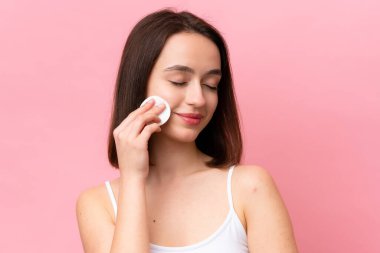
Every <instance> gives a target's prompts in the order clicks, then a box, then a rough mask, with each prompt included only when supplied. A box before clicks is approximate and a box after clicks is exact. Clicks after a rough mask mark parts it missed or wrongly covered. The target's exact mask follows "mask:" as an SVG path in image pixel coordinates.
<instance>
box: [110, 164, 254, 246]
mask: <svg viewBox="0 0 380 253" xmlns="http://www.w3.org/2000/svg"><path fill="white" fill-rule="evenodd" d="M234 167H235V165H233V166H231V167H230V168H229V170H228V176H227V195H228V204H229V208H230V211H229V213H228V215H227V217H226V219H225V220H224V222H223V224H222V225H221V226H220V227H219V228H218V229H217V230H216V231H215V232H214V233H213V234H212V235H210V236H209V237H207V238H206V239H204V240H202V241H200V242H198V243H195V244H191V245H187V246H182V247H167V246H161V245H157V244H153V243H151V244H150V248H151V253H166V252H171V253H172V252H186V253H224V252H226V253H227V252H228V253H247V252H249V251H248V241H247V235H246V233H245V230H244V227H243V225H242V224H241V222H240V219H239V217H238V215H237V214H236V212H235V209H234V207H233V201H232V191H231V177H232V172H233V169H234ZM106 187H107V191H108V195H109V197H110V199H111V202H112V206H113V208H114V211H115V217H116V215H117V205H116V199H115V196H114V194H113V192H112V189H111V187H110V184H109V181H106Z"/></svg>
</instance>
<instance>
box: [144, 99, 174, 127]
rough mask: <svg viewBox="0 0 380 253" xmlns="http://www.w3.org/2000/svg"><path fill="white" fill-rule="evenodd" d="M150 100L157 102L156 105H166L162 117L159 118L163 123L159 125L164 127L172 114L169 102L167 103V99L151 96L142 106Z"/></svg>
mask: <svg viewBox="0 0 380 253" xmlns="http://www.w3.org/2000/svg"><path fill="white" fill-rule="evenodd" d="M150 99H154V100H155V103H154V105H155V106H156V105H160V104H164V105H165V109H164V110H163V111H162V112H161V113H160V115H158V117H159V118H160V120H161V122H160V123H159V125H160V126H161V125H163V124H165V123H166V121H168V119H169V117H170V113H171V110H170V106H169V104H168V102H166V100H165V99H163V98H162V97H159V96H150V97H148V98H146V99H145V100H144V101H143V102H142V103H141V105H140V107H141V106H143V105H145V104H146V103H147V102H148V101H149V100H150Z"/></svg>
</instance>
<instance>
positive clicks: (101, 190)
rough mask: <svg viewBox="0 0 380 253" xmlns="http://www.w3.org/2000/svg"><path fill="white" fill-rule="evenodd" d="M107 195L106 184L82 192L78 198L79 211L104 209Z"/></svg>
mask: <svg viewBox="0 0 380 253" xmlns="http://www.w3.org/2000/svg"><path fill="white" fill-rule="evenodd" d="M106 194H107V192H106V189H105V186H104V184H100V185H97V186H92V187H90V188H87V189H85V190H84V191H82V192H80V193H79V195H78V197H77V200H76V207H77V210H78V209H79V210H81V209H83V208H93V207H95V208H96V207H104V206H105V199H106V198H105V197H106Z"/></svg>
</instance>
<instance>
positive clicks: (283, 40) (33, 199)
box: [0, 0, 380, 253]
mask: <svg viewBox="0 0 380 253" xmlns="http://www.w3.org/2000/svg"><path fill="white" fill-rule="evenodd" d="M166 6H174V7H177V8H178V9H179V10H183V9H188V10H190V11H193V12H194V13H195V14H198V15H199V16H201V17H203V18H205V19H206V20H208V21H210V22H211V23H212V24H214V25H215V26H216V27H218V28H219V30H220V31H221V32H222V33H223V35H224V36H225V38H226V40H227V42H228V44H229V47H230V51H231V61H232V67H233V74H234V79H235V82H236V90H237V97H238V100H239V106H240V112H241V117H242V121H243V131H244V136H245V158H244V163H246V164H257V165H260V166H262V167H264V168H266V169H267V170H269V171H270V173H271V174H272V176H273V177H274V179H275V181H276V182H277V184H278V187H279V189H280V191H281V194H282V196H283V198H284V200H285V202H286V204H287V207H288V209H289V212H290V215H291V218H292V222H293V225H294V230H295V234H296V238H297V241H298V245H299V249H300V252H308V253H320V252H347V253H348V252H361V253H366V252H380V240H379V239H380V218H379V214H380V197H379V193H380V183H379V182H380V170H379V169H380V162H379V158H378V155H379V150H380V148H379V146H380V145H379V144H380V134H379V129H380V77H379V74H380V71H379V68H380V46H379V45H380V33H379V31H380V26H379V25H380V18H379V13H380V2H379V1H378V0H372V1H369V0H367V1H359V0H357V1H352V0H350V1H348V0H341V1H338V0H318V1H317V0H315V1H300V0H299V1H294V0H291V1H272V0H269V1H260V2H259V1H250V3H248V1H246V2H245V1H228V3H227V1H226V2H225V3H222V2H221V1H203V0H202V1H151V2H147V1H136V2H134V3H132V2H127V1H112V2H111V1H110V2H108V3H107V1H94V0H91V1H88V0H87V1H74V0H71V1H54V2H53V1H47V0H46V1H38V0H36V1H13V0H3V1H1V4H0V31H1V35H0V36H1V40H0V43H1V46H0V78H1V80H0V87H1V91H0V115H1V118H2V120H1V126H0V127H1V131H0V156H1V163H0V187H1V188H0V204H1V207H0V212H1V215H0V224H1V225H0V252H56V253H59V252H62V253H63V252H65V253H66V252H81V251H82V248H81V247H82V246H81V242H80V238H79V233H78V230H77V224H76V218H75V200H76V197H77V196H78V194H79V192H81V191H82V190H84V189H85V188H88V187H90V186H93V185H97V184H100V183H102V182H103V181H104V180H107V179H112V178H114V177H116V176H117V172H116V171H114V170H112V169H111V167H110V166H109V165H108V162H107V156H106V137H107V130H108V129H107V127H108V121H109V117H110V107H111V101H112V91H113V86H114V83H115V79H116V72H117V68H118V64H119V59H120V56H121V51H122V48H123V46H124V43H125V40H126V38H127V35H128V33H129V31H130V29H131V28H132V26H133V25H134V24H135V23H136V22H137V21H138V20H139V19H140V18H142V17H143V16H144V15H146V14H147V13H149V12H151V11H154V10H157V9H159V8H162V7H166Z"/></svg>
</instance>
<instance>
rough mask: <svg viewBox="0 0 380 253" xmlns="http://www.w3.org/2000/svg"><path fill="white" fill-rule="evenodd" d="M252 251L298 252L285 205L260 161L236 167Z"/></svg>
mask: <svg viewBox="0 0 380 253" xmlns="http://www.w3.org/2000/svg"><path fill="white" fill-rule="evenodd" d="M236 181H238V182H239V193H240V195H241V196H242V206H243V210H244V217H245V219H246V223H247V234H248V245H249V249H250V251H252V252H258V253H260V252H286V253H296V252H298V251H297V246H296V241H295V237H294V233H293V227H292V223H291V220H290V216H289V214H288V211H287V208H286V205H285V203H284V201H283V199H282V197H281V194H280V192H279V190H278V188H277V186H276V183H275V181H274V179H273V177H272V175H271V174H270V173H269V171H268V170H266V169H264V168H263V167H261V166H257V165H239V166H237V167H236Z"/></svg>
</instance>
